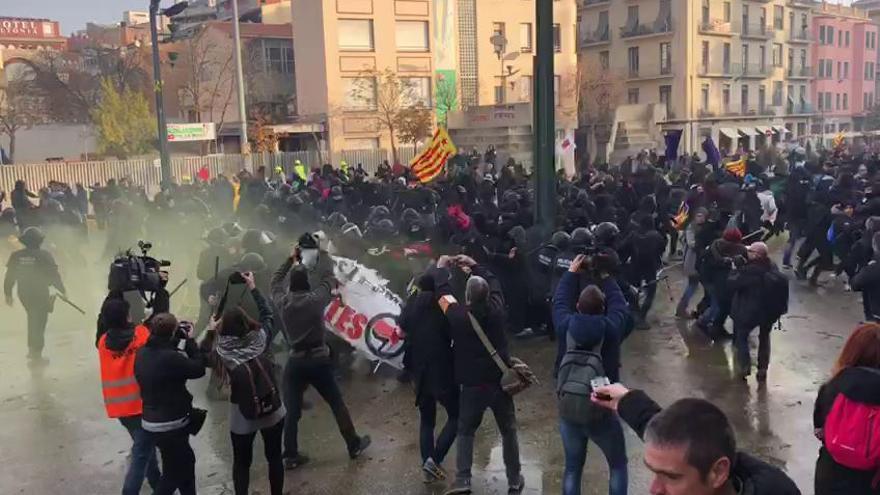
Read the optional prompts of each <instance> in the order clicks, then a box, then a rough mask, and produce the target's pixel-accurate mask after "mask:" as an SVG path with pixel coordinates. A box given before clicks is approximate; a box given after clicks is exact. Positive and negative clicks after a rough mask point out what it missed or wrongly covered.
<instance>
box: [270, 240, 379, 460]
mask: <svg viewBox="0 0 880 495" xmlns="http://www.w3.org/2000/svg"><path fill="white" fill-rule="evenodd" d="M312 241H313V242H314V239H312ZM311 250H314V255H315V258H312V254H313V253H312V252H311ZM317 251H318V249H317V244H315V246H314V248H312V247H311V245H310V247H309V248H308V252H307V250H306V249H303V248H302V247H301V246H300V245H297V247H295V248H294V250H293V253H291V256H290V257H289V258H288V259H287V260H286V261H285V262H284V264H283V265H281V267H280V268H278V270H277V271H276V272H275V275H274V276H273V277H272V300H273V302H274V303H275V306H276V307H277V308H278V310H279V311H280V313H281V318H282V321H283V323H284V326H283V329H284V332H285V335H286V337H287V339H286V341H287V343H288V345H289V346H290V354H289V357H288V359H287V365H286V366H285V368H284V382H283V387H284V400H285V401H286V402H285V407H286V408H287V413H288V414H287V419H286V421H285V425H284V467H285V468H286V469H295V468H297V467H299V466H302V465H303V464H306V463H307V462H309V458H308V456H306V455H304V454H303V453H302V452H300V450H299V443H298V439H297V436H298V428H299V420H300V418H301V417H302V408H303V394H304V393H305V391H306V389H307V388H308V387H309V386H313V387H315V389H316V390H317V391H318V393H319V394H321V397H322V398H323V399H324V400H325V401H326V402H327V404H328V405H329V406H330V409H331V410H332V411H333V416H334V417H335V418H336V424H337V426H338V427H339V432H340V433H341V434H342V438H343V439H344V440H345V444H346V447H347V449H348V455H349V457H350V458H351V459H356V458H357V457H359V456H360V455H361V454H362V453H363V452H364V450H365V449H366V448H367V447H368V446H369V445H370V442H371V440H370V437H369V436H368V435H364V436H360V435H358V434H357V431H356V430H355V427H354V424H353V423H352V420H351V415H350V414H349V412H348V408H347V407H346V406H345V401H344V400H343V399H342V391H341V390H340V389H339V384H337V383H336V377H335V376H334V374H333V362H332V359H331V357H330V347H329V346H328V345H327V343H326V341H325V334H326V330H325V329H324V309H325V308H326V307H327V304H329V303H330V300H331V298H332V297H333V291H334V288H335V286H336V284H337V282H336V279H335V278H334V277H333V272H332V270H330V271H322V272H321V274H322V276H321V279H320V281H319V282H318V284H317V285H316V286H314V288H313V286H312V285H311V283H310V282H309V269H308V268H307V266H308V264H310V263H312V262H316V261H317V255H318V252H317ZM286 280H288V282H287V285H285V281H286Z"/></svg>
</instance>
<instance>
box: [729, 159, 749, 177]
mask: <svg viewBox="0 0 880 495" xmlns="http://www.w3.org/2000/svg"><path fill="white" fill-rule="evenodd" d="M724 169H725V170H727V171H728V172H730V173H732V174H733V175H735V176H737V177H739V178H743V177H745V176H746V157H742V158H740V159H739V160H737V161H735V162H729V163H726V164H724Z"/></svg>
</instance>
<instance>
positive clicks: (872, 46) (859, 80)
mask: <svg viewBox="0 0 880 495" xmlns="http://www.w3.org/2000/svg"><path fill="white" fill-rule="evenodd" d="M812 31H813V37H814V39H815V40H816V43H815V45H814V49H813V66H814V67H816V68H817V71H816V79H815V82H814V84H813V86H812V88H811V89H812V91H811V99H812V100H813V101H815V102H816V111H817V113H818V115H817V117H816V119H814V121H813V125H812V133H813V134H815V135H820V134H821V135H824V136H826V139H827V138H828V136H829V135H835V134H837V133H840V132H842V133H844V134H846V133H849V132H853V131H861V130H862V127H863V122H864V118H865V115H866V113H867V112H868V111H869V110H870V109H871V108H873V107H874V105H875V101H874V100H875V94H876V79H877V60H878V59H877V31H878V29H877V25H876V24H875V23H874V22H873V21H871V19H870V18H869V17H868V15H867V14H866V13H865V12H864V11H862V10H860V9H857V8H852V7H847V6H843V5H836V4H835V5H830V4H821V5H817V6H816V7H815V8H814V9H813V27H812Z"/></svg>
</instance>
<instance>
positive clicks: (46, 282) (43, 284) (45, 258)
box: [3, 227, 65, 365]
mask: <svg viewBox="0 0 880 495" xmlns="http://www.w3.org/2000/svg"><path fill="white" fill-rule="evenodd" d="M44 239H45V236H44V235H43V232H42V231H41V230H40V229H38V228H36V227H28V228H26V229H24V232H22V234H21V236H19V238H18V240H19V241H21V243H22V244H24V249H20V250H18V251H15V252H14V253H12V254H11V255H10V256H9V261H8V262H7V263H6V277H5V278H4V280H3V294H4V295H5V296H6V304H7V305H8V306H12V304H13V302H14V300H13V298H12V290H13V289H14V288H15V287H16V286H18V299H19V300H20V301H21V305H22V306H24V311H25V313H27V330H28V339H27V340H28V362H29V363H31V364H36V365H44V364H46V363H48V362H49V360H48V359H46V358H44V357H43V346H44V345H45V342H46V324H47V322H48V321H49V313H51V312H52V301H53V297H52V296H51V295H50V294H49V288H50V287H54V288H55V290H57V291H58V292H60V293H61V294H64V293H65V289H64V283H63V282H62V281H61V274H60V273H59V271H58V265H57V264H56V263H55V258H53V257H52V254H51V253H50V252H49V251H46V250H45V249H41V246H42V245H43V240H44Z"/></svg>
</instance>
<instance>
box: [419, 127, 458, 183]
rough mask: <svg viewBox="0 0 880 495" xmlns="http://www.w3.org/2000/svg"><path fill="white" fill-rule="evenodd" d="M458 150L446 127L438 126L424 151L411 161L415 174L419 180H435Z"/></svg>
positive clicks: (424, 181)
mask: <svg viewBox="0 0 880 495" xmlns="http://www.w3.org/2000/svg"><path fill="white" fill-rule="evenodd" d="M457 151H458V150H457V149H456V148H455V144H453V143H452V139H451V138H450V137H449V133H447V132H446V129H444V128H442V127H441V128H438V129H437V132H435V133H434V137H433V138H432V139H431V142H430V143H428V146H427V147H426V148H425V150H424V151H422V152H421V153H419V154H418V155H416V157H415V158H413V159H412V161H410V162H409V165H410V167H411V168H412V172H413V174H414V175H415V176H416V177H418V179H419V182H421V183H423V184H424V183H427V182H431V181H432V180H434V179H435V178H436V177H437V176H438V175H440V173H441V172H443V167H444V166H446V162H447V160H449V158H451V157H452V156H453V155H455V153H456V152H457Z"/></svg>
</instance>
